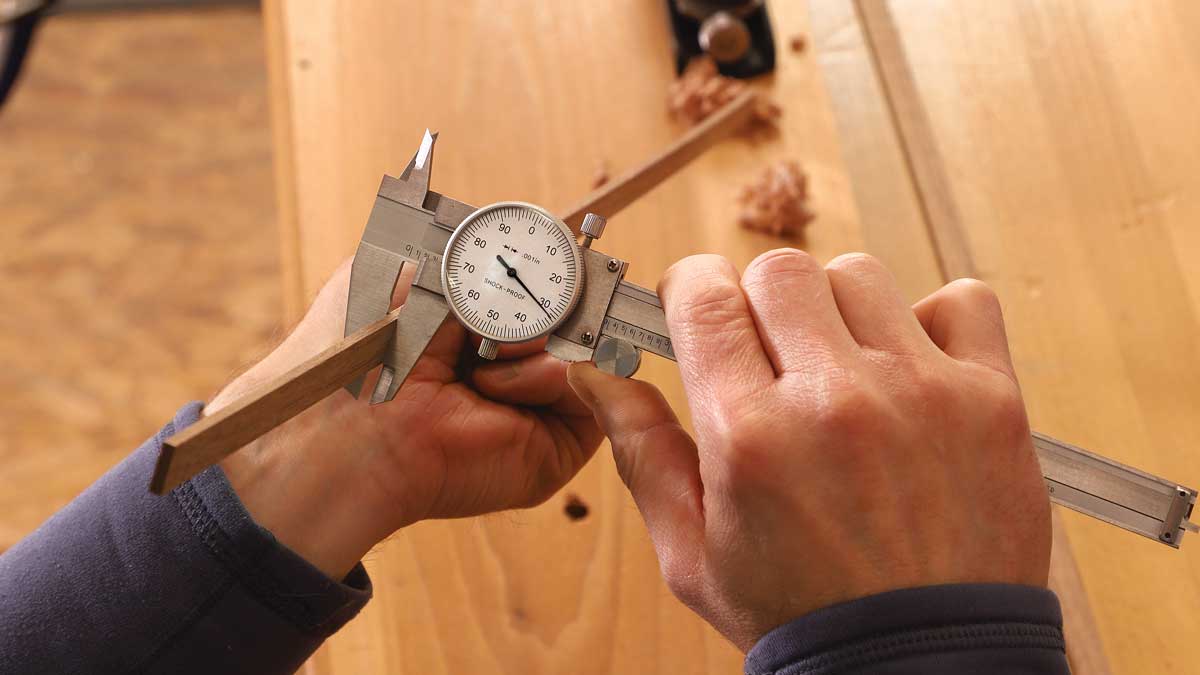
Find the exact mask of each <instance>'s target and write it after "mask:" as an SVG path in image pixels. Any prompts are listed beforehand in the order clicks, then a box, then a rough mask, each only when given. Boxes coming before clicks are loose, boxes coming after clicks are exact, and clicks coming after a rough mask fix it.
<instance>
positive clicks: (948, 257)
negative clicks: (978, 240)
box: [854, 0, 979, 281]
mask: <svg viewBox="0 0 1200 675" xmlns="http://www.w3.org/2000/svg"><path fill="white" fill-rule="evenodd" d="M854 6H855V11H856V12H857V14H858V18H859V22H860V23H861V24H862V31H863V38H864V39H865V41H866V44H867V50H868V52H869V53H870V54H871V56H872V59H873V60H874V61H875V71H876V73H878V76H879V84H880V87H881V89H882V90H883V96H884V99H885V100H886V102H887V105H888V108H889V110H890V111H891V115H892V124H893V126H895V128H896V130H897V135H898V139H899V141H900V146H901V151H902V152H903V154H904V157H905V161H906V162H907V163H908V169H909V173H910V174H911V175H912V177H913V180H914V181H915V184H916V187H917V199H918V200H919V202H920V205H921V210H922V212H923V213H924V215H925V226H926V228H927V229H928V231H929V238H930V240H931V241H932V242H933V249H934V252H935V253H936V255H937V258H938V268H939V270H940V271H941V273H942V278H943V279H945V280H947V281H950V280H953V279H958V278H961V277H976V276H978V275H979V273H978V271H977V270H976V268H975V259H974V257H973V256H972V255H971V251H970V246H969V244H968V243H967V236H966V231H965V229H964V228H963V226H962V216H961V214H960V212H959V209H958V203H957V202H956V201H955V200H954V192H953V190H952V188H951V187H950V180H949V178H948V177H947V175H946V167H945V163H944V162H943V160H942V155H941V151H940V150H938V145H937V140H936V138H935V137H934V133H933V125H932V124H931V123H930V121H929V115H928V114H927V113H926V112H925V106H924V105H922V103H921V95H920V93H919V92H918V89H917V83H916V80H915V79H913V74H912V68H911V67H910V66H909V63H908V57H907V55H906V54H905V53H904V45H903V43H902V42H901V41H900V31H899V29H898V28H897V27H896V22H895V20H894V19H893V18H892V14H891V10H890V9H889V7H888V3H887V2H886V0H855V2H854Z"/></svg>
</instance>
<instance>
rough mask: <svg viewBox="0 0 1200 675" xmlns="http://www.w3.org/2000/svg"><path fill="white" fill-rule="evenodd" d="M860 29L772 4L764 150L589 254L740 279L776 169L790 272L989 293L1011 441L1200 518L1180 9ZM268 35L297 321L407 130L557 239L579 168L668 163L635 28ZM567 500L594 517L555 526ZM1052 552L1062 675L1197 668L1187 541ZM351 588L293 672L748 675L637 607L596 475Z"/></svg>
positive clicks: (472, 10) (605, 480) (1020, 9)
mask: <svg viewBox="0 0 1200 675" xmlns="http://www.w3.org/2000/svg"><path fill="white" fill-rule="evenodd" d="M857 4H858V5H859V6H857V7H856V3H855V2H853V1H852V0H810V1H809V2H807V3H792V2H774V3H771V5H770V6H771V12H772V19H773V21H774V24H775V31H776V38H777V44H778V45H780V51H779V58H778V68H777V72H776V73H775V75H774V76H773V77H771V78H769V79H768V80H767V81H765V82H763V83H762V86H763V87H764V88H766V89H767V90H769V91H770V92H771V94H772V96H774V97H775V98H776V100H778V101H779V102H780V103H781V104H782V106H783V109H784V115H783V119H782V121H781V124H780V133H779V134H778V136H777V137H775V138H772V139H768V140H758V141H751V140H745V139H741V140H730V141H726V142H723V143H721V144H719V145H718V146H717V147H715V148H714V149H712V150H710V151H709V152H708V153H707V154H705V155H704V156H703V157H701V158H700V159H699V160H697V161H696V162H694V163H693V164H692V165H691V166H689V167H688V168H686V169H685V170H684V171H682V172H681V173H680V174H679V175H677V176H675V177H674V178H672V179H670V180H669V181H668V182H667V183H666V184H664V185H663V186H662V187H660V188H658V189H657V190H655V191H654V192H652V193H651V194H650V195H649V196H647V197H646V198H644V199H642V200H641V201H639V202H638V203H637V204H635V205H634V206H633V207H631V208H629V209H628V210H626V211H625V212H623V213H621V214H620V215H618V216H617V217H615V218H613V219H611V220H610V222H609V226H608V230H607V232H606V234H605V238H604V246H605V249H604V250H605V251H606V252H610V253H612V254H613V255H615V256H618V257H621V258H623V259H626V260H628V261H630V263H631V267H630V272H629V279H630V280H631V281H634V282H636V283H639V284H642V285H645V286H650V287H653V286H654V284H655V283H656V281H657V279H658V275H659V274H660V273H661V271H662V270H663V269H665V268H666V266H668V265H669V264H670V263H671V262H673V261H675V260H676V259H678V258H680V257H683V256H686V255H689V254H693V253H699V252H713V251H716V252H720V253H723V254H724V255H726V256H728V257H729V258H731V259H732V260H733V261H734V262H735V263H736V264H738V265H739V266H741V265H745V264H746V263H748V262H749V261H750V260H751V259H752V258H753V257H754V256H755V255H757V254H758V253H760V252H762V251H764V250H767V249H770V248H774V247H778V246H781V245H786V243H787V242H785V241H782V240H778V239H775V238H772V237H770V236H766V235H761V234H752V233H749V232H745V231H742V230H740V229H738V228H737V226H736V225H735V223H736V218H737V209H738V206H737V201H736V194H737V190H738V188H739V187H740V186H741V185H742V184H743V183H745V182H748V181H749V180H751V179H752V178H753V176H754V175H755V174H756V173H757V172H758V171H760V170H761V168H762V167H763V166H764V165H765V164H767V163H769V162H773V161H776V160H780V159H785V158H786V159H798V160H799V161H800V162H801V164H802V165H803V167H804V168H805V170H806V171H807V172H808V174H809V179H810V190H811V194H812V195H813V209H814V211H815V212H816V214H817V218H816V220H815V221H814V222H813V223H812V224H811V225H810V226H809V228H808V237H807V239H806V240H805V241H804V242H802V245H803V247H804V248H805V249H807V250H808V251H810V252H811V253H813V255H815V256H816V257H817V258H819V259H821V260H828V259H829V258H832V257H833V256H835V255H837V254H839V253H843V252H847V251H854V250H865V251H867V252H869V253H872V254H874V255H876V256H878V257H879V258H881V259H882V260H883V261H884V262H885V263H886V264H888V265H889V267H891V268H892V270H893V271H894V272H895V274H896V276H897V277H898V278H899V279H900V282H901V285H902V287H903V288H904V290H905V291H906V292H907V293H908V294H909V296H910V297H911V298H912V299H914V300H915V299H917V298H919V297H921V296H923V295H925V294H927V293H929V292H931V291H932V290H934V289H935V288H937V287H938V286H939V285H941V283H943V281H944V279H947V278H952V277H956V276H962V275H968V274H970V275H975V276H979V277H981V278H983V279H984V280H986V281H987V282H988V283H990V284H991V285H992V286H993V288H995V289H996V291H997V292H998V293H999V295H1000V298H1001V301H1002V303H1003V305H1004V311H1005V314H1006V317H1007V320H1008V328H1009V337H1010V339H1011V341H1012V346H1013V352H1014V358H1015V360H1016V365H1017V370H1018V374H1019V375H1020V377H1021V382H1022V386H1023V389H1024V392H1025V397H1026V402H1027V404H1028V407H1029V412H1030V417H1031V421H1032V423H1033V426H1034V428H1036V429H1039V430H1041V431H1044V432H1047V433H1049V434H1052V435H1054V436H1057V437H1060V438H1062V439H1064V440H1067V441H1071V442H1074V443H1077V444H1079V445H1083V446H1085V447H1088V448H1091V449H1093V450H1096V451H1098V452H1102V453H1104V454H1107V455H1109V456H1111V457H1113V458H1114V459H1117V460H1120V461H1122V462H1126V463H1129V464H1133V465H1136V466H1138V467H1140V468H1142V469H1145V470H1147V471H1150V472H1153V473H1157V474H1160V475H1165V476H1169V477H1170V478H1172V479H1175V480H1179V481H1181V482H1184V483H1186V484H1190V485H1193V486H1194V485H1200V463H1197V462H1195V461H1194V460H1193V459H1192V457H1193V456H1194V454H1193V453H1194V451H1195V450H1196V449H1200V416H1197V415H1195V414H1194V409H1195V407H1196V406H1197V404H1200V359H1197V358H1196V355H1197V354H1198V353H1200V344H1198V343H1197V336H1198V335H1200V332H1198V331H1197V324H1198V321H1200V319H1198V309H1200V305H1198V303H1200V266H1198V265H1196V264H1194V263H1192V262H1190V261H1189V258H1188V256H1189V253H1190V254H1191V255H1192V256H1195V255H1196V254H1198V253H1200V228H1196V227H1195V223H1197V222H1200V185H1198V184H1197V183H1198V182H1200V127H1197V126H1196V125H1195V124H1194V115H1195V110H1196V108H1197V106H1198V104H1200V52H1197V51H1196V50H1195V48H1194V42H1193V41H1192V39H1191V38H1190V37H1189V36H1194V35H1196V34H1200V5H1197V4H1196V3H1192V2H1189V1H1188V0H1176V1H1174V2H1168V1H1165V0H1164V1H1163V2H1156V3H1143V2H1137V1H1134V0H1129V1H1126V2H1117V1H1114V2H1108V3H1103V4H1100V3H1089V2H1085V1H1083V0H1078V1H1063V2H1021V3H1015V2H1014V3H990V4H988V3H969V4H964V3H924V2H894V3H883V2H873V1H871V0H860V2H859V3H857ZM265 12H266V25H267V43H268V56H269V61H270V68H271V88H272V92H271V96H272V101H271V102H272V115H273V120H274V125H273V129H274V132H273V133H274V136H275V146H276V165H277V186H278V191H279V196H280V203H279V207H280V214H281V219H282V220H281V224H282V228H281V230H282V236H283V242H282V245H283V266H284V275H285V287H286V298H285V301H286V303H287V308H288V312H289V314H290V315H291V316H292V317H295V316H297V315H298V313H299V312H300V311H301V310H302V308H303V307H304V305H305V304H306V302H307V299H308V298H310V297H312V295H313V293H315V291H316V290H317V289H318V288H319V287H320V284H321V282H322V280H323V279H324V278H325V276H326V275H327V274H328V273H329V272H330V271H331V270H332V269H333V268H334V267H335V266H336V265H337V264H338V263H339V262H340V261H341V260H342V259H343V258H345V257H346V256H348V255H350V254H351V253H352V252H353V250H354V246H355V244H356V243H357V241H358V238H359V236H360V235H361V233H362V228H363V225H364V224H365V222H366V217H367V213H368V211H369V209H370V207H371V204H372V202H373V198H374V195H375V189H376V188H377V187H378V185H379V180H380V177H381V176H382V175H383V174H384V173H392V174H393V175H395V174H397V173H398V172H400V171H401V170H403V168H404V165H405V163H407V161H408V159H409V157H411V155H412V152H413V150H414V149H415V147H416V145H417V143H418V142H419V140H420V135H421V132H422V131H423V130H424V129H425V127H426V126H429V127H432V128H434V129H436V130H438V131H439V132H441V134H442V135H441V137H440V140H439V142H438V152H437V158H436V163H435V166H434V172H433V181H432V187H433V189H435V190H437V191H439V192H443V193H446V194H449V195H452V196H454V197H456V198H458V199H461V200H463V201H466V202H468V203H474V204H486V203H490V202H493V201H500V200H512V199H517V200H523V201H529V202H533V203H536V204H540V205H543V206H545V207H547V208H549V209H551V210H556V209H557V210H562V209H564V208H566V207H567V206H569V205H570V204H572V203H573V202H574V201H575V200H576V199H577V198H578V197H580V196H581V195H583V194H584V193H586V192H587V191H588V190H589V188H590V185H591V180H592V176H593V174H594V172H595V170H596V167H597V166H598V165H599V164H601V163H602V162H606V163H607V164H608V166H610V167H611V168H612V170H613V173H614V174H616V173H620V171H621V170H623V169H626V168H628V167H630V166H632V165H634V164H636V163H637V162H639V161H641V160H643V159H645V158H647V157H649V156H651V155H652V154H653V153H654V152H656V151H657V150H659V149H661V148H662V147H663V146H665V145H666V144H667V143H668V142H670V140H672V139H673V138H675V137H677V136H678V134H679V133H680V131H681V129H680V127H679V126H678V125H677V124H675V123H674V122H672V121H671V120H670V119H669V118H668V117H667V115H666V113H665V101H664V97H665V93H666V87H667V84H668V83H669V82H670V81H671V79H672V78H673V76H674V73H673V69H672V64H671V53H670V44H669V32H668V28H667V25H666V14H665V11H664V10H663V8H662V7H660V6H659V3H657V2H645V1H644V0H621V1H618V2H604V3H595V2H556V3H542V2H534V1H532V0H531V1H529V2H525V3H516V4H514V5H512V6H507V7H506V8H505V9H504V10H503V11H501V10H499V9H497V7H496V5H495V3H490V2H482V1H468V2H458V3H441V2H423V3H394V2H385V1H384V0H330V1H328V2H322V3H308V2H286V1H284V0H274V1H268V2H266V3H265ZM796 34H805V35H808V36H809V40H808V49H807V50H806V51H805V52H804V53H802V54H795V53H792V52H791V51H790V50H788V49H787V46H786V45H787V44H788V38H790V37H791V36H793V35H796ZM639 377H644V378H646V379H649V380H651V381H654V382H655V383H656V384H658V385H659V386H660V387H661V388H662V389H663V391H664V393H665V394H666V395H667V398H668V399H669V400H670V401H671V402H672V404H673V405H674V406H675V408H676V410H678V411H680V413H681V415H684V416H686V404H685V401H684V398H683V395H682V390H681V387H680V384H679V379H678V375H677V373H676V372H675V366H674V364H671V363H669V362H665V361H663V360H661V359H657V358H655V357H654V356H652V355H647V356H646V357H645V359H644V365H643V367H642V370H641V372H640V373H639ZM569 494H573V495H577V496H578V498H579V500H580V501H581V502H582V503H584V504H586V505H587V507H588V515H587V516H586V517H584V518H581V519H572V518H570V517H568V515H567V514H566V513H564V507H565V506H566V504H567V500H568V495H569ZM968 497H969V496H967V495H964V498H968ZM997 517H1003V514H997ZM1056 525H1057V526H1058V528H1059V529H1058V533H1059V536H1058V537H1057V538H1056V547H1057V548H1056V559H1055V564H1054V572H1053V575H1054V584H1055V587H1056V590H1057V591H1058V592H1059V593H1060V596H1062V599H1063V604H1064V611H1065V612H1066V614H1067V621H1068V625H1067V637H1068V651H1069V654H1070V657H1071V659H1072V663H1073V665H1074V667H1075V669H1076V671H1077V672H1081V673H1103V672H1114V673H1143V672H1153V673H1187V672H1196V671H1197V669H1200V666H1197V665H1195V664H1194V663H1192V662H1191V659H1192V658H1193V656H1192V655H1191V654H1190V653H1189V652H1188V650H1187V649H1186V648H1185V646H1186V645H1190V644H1194V643H1196V642H1198V641H1200V618H1197V615H1196V613H1195V611H1194V608H1195V607H1197V606H1200V541H1196V540H1195V539H1193V540H1192V541H1187V540H1185V543H1184V548H1183V550H1180V551H1175V550H1172V549H1170V548H1168V547H1166V546H1162V545H1159V544H1155V543H1154V542H1151V541H1149V540H1146V539H1143V538H1141V537H1138V536H1136V535H1133V534H1129V533H1127V532H1123V531H1120V530H1117V529H1115V528H1112V527H1110V526H1107V525H1104V524H1102V523H1100V522H1098V521H1095V520H1092V519H1089V518H1086V517H1083V516H1078V515H1077V514H1074V513H1070V512H1061V513H1060V516H1059V517H1058V518H1057V519H1056ZM1072 554H1073V555H1072ZM366 563H367V568H368V570H369V571H370V572H371V575H372V577H373V579H374V581H375V584H376V597H375V599H374V600H373V601H372V602H371V604H370V605H369V606H368V607H367V609H366V610H365V611H364V612H363V614H362V615H361V616H360V617H359V618H358V619H357V620H355V621H354V622H352V623H351V624H350V625H349V626H348V627H347V628H346V629H345V630H344V631H343V632H342V633H340V634H338V635H337V636H335V637H334V638H333V639H332V640H330V641H329V643H328V644H327V645H326V646H325V647H324V648H323V649H322V650H321V651H320V652H319V653H318V654H317V655H316V656H315V657H314V658H313V659H312V661H311V662H310V664H309V665H308V666H307V670H306V671H304V672H309V673H321V674H342V673H345V674H349V673H376V672H380V673H381V672H388V673H430V674H433V673H458V672H513V673H517V672H519V673H548V672H573V673H609V672H639V673H648V672H664V673H665V672H673V673H674V672H688V673H730V672H740V668H741V656H740V655H739V654H738V653H736V652H735V650H734V649H733V648H732V647H731V646H730V645H728V644H727V643H725V641H724V640H723V639H721V638H720V637H719V636H718V635H717V634H716V633H715V632H713V631H712V630H711V629H709V628H708V627H707V626H705V625H704V624H703V623H702V622H701V621H700V620H699V619H698V618H696V617H695V616H693V615H692V614H691V613H690V612H688V611H687V610H686V609H684V608H683V607H682V606H681V605H679V604H678V603H677V602H676V601H675V600H674V599H673V598H672V597H671V595H670V593H669V592H668V591H667V589H666V588H665V586H664V585H663V584H662V582H661V581H660V579H659V576H658V564H657V562H656V561H655V558H654V554H653V551H652V550H651V548H650V545H649V542H648V540H647V538H646V536H645V533H644V529H643V526H642V523H641V520H640V518H639V516H638V514H637V510H636V509H635V507H634V506H633V503H632V501H631V500H630V499H629V498H628V496H627V494H626V492H625V489H624V487H623V486H622V485H621V482H620V480H619V478H618V477H617V474H616V471H615V470H614V468H613V465H612V461H611V458H610V456H609V455H608V454H607V452H606V451H605V450H603V449H602V450H601V451H600V453H598V455H597V457H596V459H595V460H594V461H593V462H592V463H591V464H590V465H589V466H588V467H587V468H585V469H584V470H583V471H582V472H581V473H580V475H579V476H578V477H577V478H576V479H575V480H574V481H572V483H571V484H570V485H569V486H568V487H567V488H566V489H565V490H564V491H563V493H562V494H560V495H559V496H558V497H556V498H554V499H552V500H551V501H550V502H548V503H547V504H545V505H543V506H541V507H539V508H536V509H533V510H529V511H521V512H514V513H504V514H497V515H492V516H488V517H485V518H478V519H471V520H461V521H448V522H432V523H422V524H419V525H416V526H414V527H411V528H408V529H407V530H405V531H403V532H401V533H399V534H397V535H396V536H395V537H393V538H392V539H391V540H389V541H388V542H386V543H385V544H383V545H381V546H379V547H378V548H377V549H376V551H375V552H374V553H372V554H371V556H369V557H368V559H367V561H366ZM1106 669H1107V671H1106Z"/></svg>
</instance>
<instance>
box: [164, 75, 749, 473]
mask: <svg viewBox="0 0 1200 675" xmlns="http://www.w3.org/2000/svg"><path fill="white" fill-rule="evenodd" d="M757 103H758V96H757V95H756V94H755V93H754V92H750V91H747V92H745V93H743V94H742V95H740V96H738V97H737V98H735V99H734V100H732V101H730V102H729V103H727V104H726V105H725V106H724V107H723V108H721V110H719V111H718V112H716V113H714V114H713V115H712V116H711V117H709V118H708V119H706V120H704V122H702V123H701V124H698V125H697V126H695V127H694V128H692V129H691V130H690V131H688V133H686V134H684V135H683V137H681V138H680V139H679V140H677V141H675V142H674V143H672V144H671V145H670V146H669V147H667V149H666V150H664V151H663V152H661V153H660V154H658V155H657V156H655V157H654V158H652V159H650V160H649V161H647V162H646V163H645V164H643V165H641V166H640V167H638V168H636V169H634V170H632V171H629V172H627V173H626V174H624V175H623V176H621V177H620V178H619V179H618V180H616V181H614V182H613V183H612V184H611V185H609V186H605V188H603V189H601V190H597V191H595V192H593V193H592V194H590V195H588V196H587V197H585V198H584V199H583V200H582V202H581V203H580V204H579V205H578V206H576V207H575V209H573V210H572V211H571V212H570V213H569V214H568V215H567V217H566V218H565V219H564V220H566V222H567V223H569V224H571V226H572V229H574V230H575V231H576V232H578V230H579V225H580V223H581V222H582V221H583V216H584V215H585V214H587V213H597V214H600V215H604V216H611V215H613V214H615V213H617V212H619V211H620V210H621V209H623V208H625V207H626V206H628V205H629V204H631V203H632V202H633V201H634V200H636V199H637V198H638V197H641V196H642V195H644V194H646V193H647V192H649V191H650V190H651V189H653V188H654V187H655V186H656V185H658V184H659V183H661V182H663V181H664V180H666V179H667V178H669V177H671V176H672V175H674V174H675V172H677V171H679V170H680V169H682V168H683V167H684V166H686V165H687V164H688V162H691V161H692V160H693V159H695V158H696V157H699V156H700V155H701V154H702V153H703V152H704V151H705V150H707V149H708V148H709V147H711V146H712V145H713V144H714V143H716V142H717V141H718V140H720V139H722V138H724V137H725V136H727V135H728V134H730V133H732V132H733V131H736V130H737V129H739V128H741V127H742V126H744V125H745V124H746V123H747V122H748V121H749V120H750V118H751V117H752V116H753V115H754V113H755V106H756V105H757ZM285 239H286V236H285ZM286 249H287V247H286V246H285V255H286ZM397 311H398V310H397ZM396 316H397V314H396V312H393V313H392V314H390V315H389V316H388V318H386V319H384V320H382V321H379V322H377V323H375V324H372V325H371V326H368V327H366V328H364V329H362V330H360V331H359V332H357V333H355V334H354V335H351V336H350V337H348V338H346V339H345V340H342V341H341V342H338V343H337V344H336V345H334V346H333V347H330V348H329V349H327V350H325V351H324V352H322V353H321V354H318V355H317V356H314V357H313V358H311V359H309V360H308V361H306V362H304V363H302V364H300V365H299V366H296V367H295V368H293V369H292V370H290V371H288V372H287V373H285V374H284V375H282V376H280V377H278V378H276V379H275V380H273V381H271V382H268V383H265V384H263V385H261V386H259V387H258V388H257V389H255V390H254V391H253V392H251V393H250V394H247V395H246V396H244V397H242V398H241V399H239V400H238V401H236V402H234V403H233V404H232V405H230V406H229V407H227V408H224V409H222V410H221V411H220V412H218V413H216V414H215V415H212V416H211V417H206V418H204V419H202V420H200V421H198V422H197V423H196V424H193V425H192V426H190V427H188V428H187V429H185V430H183V431H182V432H180V433H178V434H175V435H174V436H172V437H171V438H168V439H167V440H166V442H164V443H163V449H162V452H161V453H160V454H159V457H158V463H157V465H156V466H155V469H154V477H153V478H152V480H151V482H150V491H151V492H154V493H155V494H164V493H166V492H168V491H170V490H172V489H174V488H175V487H176V486H177V485H179V484H180V483H182V482H184V481H185V480H187V479H189V478H191V477H192V476H194V475H196V474H197V473H199V472H200V471H202V470H203V469H205V468H206V467H209V466H212V465H213V464H215V463H217V462H219V461H221V459H223V458H225V457H226V456H228V455H229V454H231V453H233V452H234V451H235V450H237V449H238V448H241V447H242V446H244V445H246V444H247V443H249V442H250V441H252V440H254V439H255V438H258V437H259V436H261V435H263V434H265V433H267V432H268V431H270V430H271V429H274V428H275V427H277V426H279V425H280V424H283V423H284V422H286V421H288V420H289V419H291V418H293V417H295V416H296V415H298V414H300V413H301V412H303V411H304V410H305V409H306V408H308V407H309V406H311V405H314V404H315V403H317V401H320V400H321V399H323V398H325V397H326V396H328V395H329V394H331V393H333V392H334V391H336V390H337V389H338V387H341V386H343V385H345V384H346V383H348V382H350V381H351V380H353V379H354V378H355V377H358V376H359V375H362V374H363V373H365V372H367V371H368V370H370V369H371V368H373V367H375V366H377V365H379V364H380V363H381V362H382V360H383V355H384V352H385V350H386V348H387V345H388V343H389V341H390V340H391V338H392V335H393V333H394V331H393V330H391V329H392V328H393V327H394V325H395V323H396Z"/></svg>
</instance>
